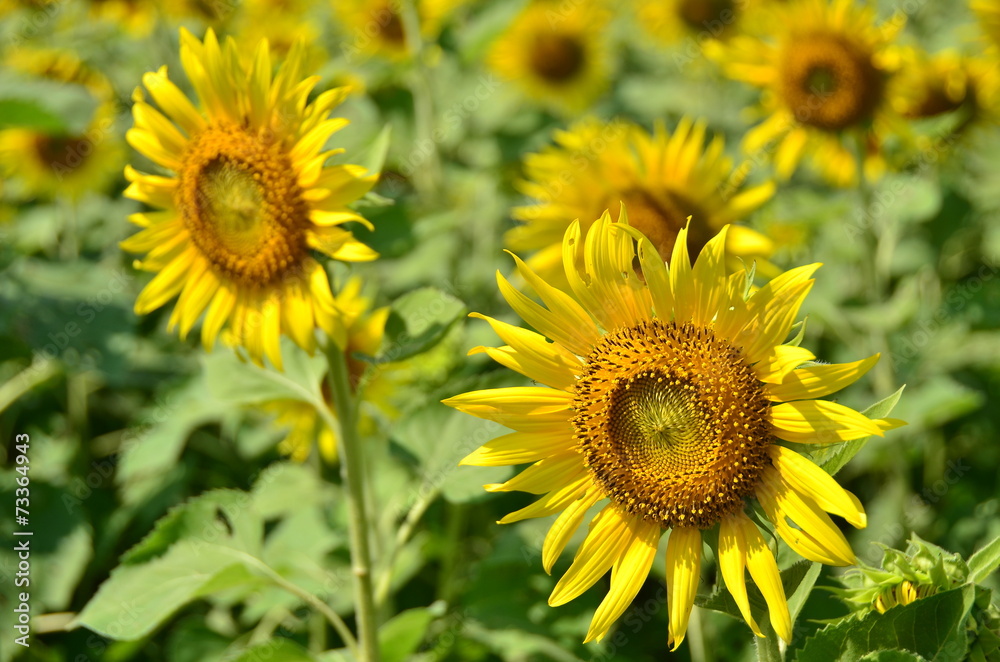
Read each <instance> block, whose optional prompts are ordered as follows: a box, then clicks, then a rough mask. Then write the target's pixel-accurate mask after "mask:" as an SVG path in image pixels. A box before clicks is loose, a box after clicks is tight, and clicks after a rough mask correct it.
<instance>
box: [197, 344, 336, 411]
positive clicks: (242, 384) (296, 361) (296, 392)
mask: <svg viewBox="0 0 1000 662" xmlns="http://www.w3.org/2000/svg"><path fill="white" fill-rule="evenodd" d="M281 354H282V357H283V360H284V364H285V365H284V371H282V372H278V371H277V370H274V369H273V368H260V367H258V366H256V365H254V364H252V363H249V362H246V361H242V360H240V359H239V358H238V357H237V356H236V355H235V353H233V352H232V351H227V350H223V349H218V350H216V351H215V352H213V353H211V354H209V355H207V356H205V357H204V359H203V360H202V361H203V364H204V366H205V379H206V381H207V383H208V389H209V391H210V392H211V393H212V395H214V396H215V397H216V398H218V399H219V400H222V401H225V402H232V403H237V404H245V405H248V404H259V403H261V402H267V401H269V400H298V401H301V402H306V403H309V404H311V405H314V406H315V405H319V404H320V403H321V402H322V395H321V394H320V382H321V381H322V380H323V376H324V375H325V374H326V360H325V359H324V358H323V356H322V355H321V354H319V353H317V355H316V356H309V355H308V354H306V352H305V351H304V350H302V349H300V348H298V347H297V346H295V345H294V343H292V342H291V341H288V340H287V339H282V348H281Z"/></svg>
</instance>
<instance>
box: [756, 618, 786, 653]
mask: <svg viewBox="0 0 1000 662" xmlns="http://www.w3.org/2000/svg"><path fill="white" fill-rule="evenodd" d="M760 631H761V632H762V633H763V634H764V636H763V637H754V640H755V641H756V643H757V662H784V659H785V655H784V653H783V652H782V650H781V640H780V639H779V638H778V633H777V632H775V631H774V628H773V627H771V624H770V623H769V622H764V623H761V624H760Z"/></svg>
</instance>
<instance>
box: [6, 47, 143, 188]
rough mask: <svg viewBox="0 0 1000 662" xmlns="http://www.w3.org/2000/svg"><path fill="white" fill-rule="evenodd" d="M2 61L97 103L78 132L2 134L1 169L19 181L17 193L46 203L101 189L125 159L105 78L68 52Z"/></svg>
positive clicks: (32, 52)
mask: <svg viewBox="0 0 1000 662" xmlns="http://www.w3.org/2000/svg"><path fill="white" fill-rule="evenodd" d="M4 63H5V64H6V65H7V66H8V67H10V69H12V70H14V71H18V72H21V73H23V74H28V75H30V76H33V77H36V78H40V79H44V80H50V81H56V82H59V83H69V84H72V85H79V86H81V87H83V88H85V90H86V91H87V92H88V93H89V94H90V96H91V97H92V99H93V100H94V101H96V102H97V107H96V109H95V110H94V114H93V115H92V116H91V118H90V120H89V122H88V123H87V126H86V127H85V128H84V129H83V130H82V131H80V132H78V133H77V132H69V133H62V132H45V131H42V130H39V129H35V128H22V127H17V128H10V129H5V130H2V131H0V169H2V171H3V173H4V175H5V176H6V177H9V178H10V179H12V180H14V181H16V182H17V187H16V189H15V190H17V191H18V192H19V193H20V195H21V197H27V198H48V199H51V198H54V197H56V196H58V195H66V196H68V197H69V198H79V197H80V196H82V195H84V194H85V193H87V192H89V191H103V190H104V189H105V188H106V187H107V186H108V185H109V184H110V183H111V182H112V181H113V180H114V178H115V177H116V176H117V175H118V173H120V172H121V167H122V163H123V162H124V159H125V150H124V147H123V144H122V140H121V136H120V135H119V134H118V132H117V127H116V126H115V120H116V115H117V103H116V101H115V95H114V90H113V89H112V87H111V84H110V83H109V82H108V80H107V78H105V77H104V76H103V75H102V74H101V73H100V72H98V71H96V70H94V69H91V68H90V67H87V66H86V65H85V64H84V63H83V62H81V61H80V59H79V58H78V57H76V55H74V54H73V53H71V52H69V51H65V50H53V49H15V50H13V51H11V53H10V55H9V56H8V57H7V58H5V61H4Z"/></svg>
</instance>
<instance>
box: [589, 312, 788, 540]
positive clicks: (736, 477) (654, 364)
mask: <svg viewBox="0 0 1000 662" xmlns="http://www.w3.org/2000/svg"><path fill="white" fill-rule="evenodd" d="M574 408H575V411H576V416H575V417H574V418H573V427H574V429H575V433H576V434H575V438H576V439H577V441H578V443H579V448H580V450H581V452H582V453H583V454H584V457H585V459H586V463H587V466H588V468H589V469H590V472H591V474H592V476H593V477H594V479H595V480H596V481H597V482H598V483H599V484H600V485H601V486H602V487H603V488H604V489H605V491H606V492H607V494H608V497H609V498H610V499H611V500H612V501H613V502H614V503H615V504H617V505H618V507H619V508H622V509H623V510H625V511H626V512H628V513H630V514H633V515H635V516H637V517H641V518H642V519H645V520H646V521H650V522H657V523H660V524H661V525H662V526H664V527H666V528H673V527H678V526H685V527H690V526H694V527H698V528H701V529H706V528H709V527H711V526H712V525H714V524H715V523H716V522H718V521H719V520H721V519H722V517H723V516H725V515H727V514H730V513H733V512H736V511H738V510H741V509H742V508H743V505H744V501H743V500H744V498H745V497H747V496H749V495H751V494H752V493H753V492H754V489H755V487H756V485H757V480H758V477H759V475H760V472H761V471H762V470H763V469H764V468H765V467H766V466H768V463H769V460H768V455H767V447H768V446H769V445H771V443H772V440H773V437H772V433H771V432H772V430H771V423H770V420H769V403H768V401H767V399H766V398H765V397H764V395H763V390H762V385H761V382H760V381H759V380H758V379H757V378H756V376H755V375H754V372H753V369H752V368H751V367H750V365H749V364H748V363H747V361H746V359H745V358H744V357H743V355H742V354H741V353H740V351H739V350H738V349H737V348H736V347H734V346H733V345H732V344H730V343H729V342H727V341H726V340H724V339H721V338H717V337H716V336H715V334H714V333H713V332H712V330H711V328H710V327H700V326H695V325H693V324H690V323H684V324H677V323H676V322H664V321H661V320H652V321H648V322H647V321H644V322H641V323H639V324H637V325H635V326H631V327H626V328H622V329H618V330H616V331H614V332H611V333H609V334H607V335H605V336H604V338H603V339H602V340H601V342H600V343H598V344H597V345H596V346H595V347H594V350H593V351H592V352H591V354H590V355H589V356H588V357H587V367H586V370H585V372H584V374H583V376H582V377H581V378H580V380H579V381H578V382H577V387H576V399H575V402H574Z"/></svg>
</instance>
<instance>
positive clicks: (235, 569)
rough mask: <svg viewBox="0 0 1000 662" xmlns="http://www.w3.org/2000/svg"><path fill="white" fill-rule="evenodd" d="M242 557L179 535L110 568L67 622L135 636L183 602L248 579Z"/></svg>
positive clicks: (117, 635) (142, 634) (121, 636)
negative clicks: (148, 556)
mask: <svg viewBox="0 0 1000 662" xmlns="http://www.w3.org/2000/svg"><path fill="white" fill-rule="evenodd" d="M246 558H247V557H246V555H245V554H244V553H243V552H240V551H238V550H235V549H233V548H230V547H224V546H222V545H218V544H215V543H206V542H203V541H201V540H182V541H180V542H178V543H176V544H174V545H173V546H172V547H171V548H170V550H169V551H168V552H167V553H166V554H164V555H163V556H160V557H158V558H156V559H154V560H152V561H150V562H149V563H144V564H141V565H121V566H118V567H117V568H115V569H114V570H112V571H111V577H110V578H108V580H107V581H105V582H104V583H103V584H101V587H100V588H99V589H98V591H97V594H96V595H94V597H93V598H91V599H90V601H89V602H88V603H87V605H86V606H85V607H84V608H83V611H81V612H80V614H79V615H78V616H77V617H76V618H75V619H74V620H73V622H72V623H70V627H71V628H73V627H77V626H80V625H82V626H84V627H86V628H88V629H90V630H93V631H94V632H97V633H98V634H101V635H103V636H106V637H109V638H112V639H119V640H125V641H135V640H137V639H141V638H142V637H145V636H146V635H148V634H150V633H151V632H152V631H153V630H155V629H156V628H157V627H158V626H159V625H160V624H161V623H163V622H164V621H165V620H167V619H168V618H170V617H171V616H172V615H173V614H174V613H175V612H176V611H177V610H178V609H180V608H181V607H183V606H184V605H185V604H187V603H188V602H191V601H192V600H194V599H196V598H198V597H201V596H203V595H207V594H209V593H211V592H214V591H218V590H222V589H223V588H231V587H233V586H237V585H240V584H245V583H249V582H252V581H253V580H254V577H253V575H251V574H250V572H249V571H248V570H246V565H245V560H246Z"/></svg>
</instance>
